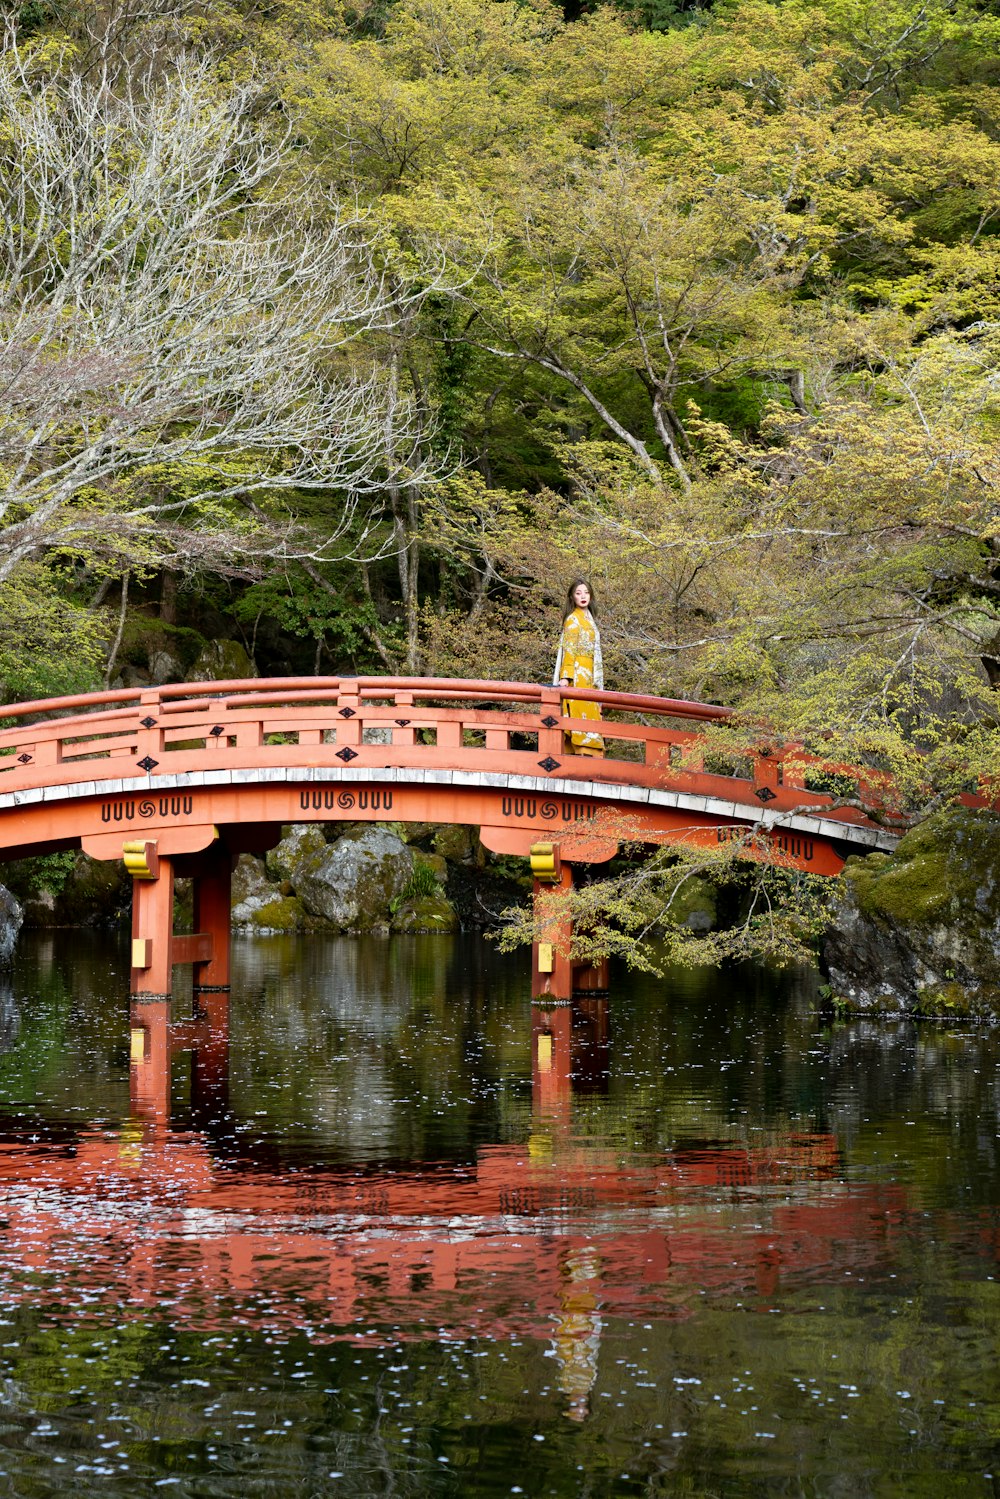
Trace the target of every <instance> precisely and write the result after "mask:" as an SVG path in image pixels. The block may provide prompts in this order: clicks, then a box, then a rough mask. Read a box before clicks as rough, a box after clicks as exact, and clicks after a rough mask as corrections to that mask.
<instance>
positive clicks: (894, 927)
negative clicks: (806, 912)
mask: <svg viewBox="0 0 1000 1499" xmlns="http://www.w3.org/2000/svg"><path fill="white" fill-rule="evenodd" d="M823 962H824V965H825V967H826V970H827V974H828V976H829V982H830V990H831V994H832V997H833V1000H834V1003H835V1004H836V1005H837V1006H838V1007H840V1008H842V1009H846V1010H858V1011H868V1012H876V1013H886V1014H916V1015H934V1016H943V1017H947V1016H952V1017H965V1016H982V1017H989V1018H1000V816H998V815H997V814H996V813H995V812H990V811H986V810H983V809H971V808H965V807H960V808H953V809H950V810H948V811H945V812H940V813H937V814H936V815H935V816H933V817H929V818H928V819H927V820H926V822H922V823H921V824H920V826H919V827H916V828H914V829H912V831H910V832H909V833H907V834H906V835H905V837H903V838H902V839H901V841H900V843H899V846H898V848H897V849H896V850H895V851H894V852H893V853H892V854H870V855H868V857H867V858H851V859H848V861H847V864H846V866H845V868H844V874H843V877H842V879H841V881H840V882H839V888H838V890H837V893H836V894H835V896H834V899H833V902H832V906H831V920H830V927H829V930H828V932H827V934H826V938H825V940H824V945H823Z"/></svg>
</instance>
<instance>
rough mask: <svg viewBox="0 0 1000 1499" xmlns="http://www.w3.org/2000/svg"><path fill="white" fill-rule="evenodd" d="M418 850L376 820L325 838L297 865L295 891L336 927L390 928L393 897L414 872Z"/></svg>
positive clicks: (351, 929) (312, 911) (315, 913)
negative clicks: (330, 840) (326, 841)
mask: <svg viewBox="0 0 1000 1499" xmlns="http://www.w3.org/2000/svg"><path fill="white" fill-rule="evenodd" d="M413 863H414V855H413V852H412V851H411V850H410V849H409V848H408V847H407V845H406V844H405V843H404V842H403V841H402V839H401V838H397V837H396V835H395V833H390V832H388V831H387V830H386V829H385V828H383V827H380V826H379V825H378V824H377V823H374V824H372V826H371V827H367V828H364V829H361V830H359V831H356V832H351V833H348V834H346V835H345V836H344V837H342V838H338V839H337V841H336V843H332V844H324V846H323V848H322V849H321V850H319V851H318V852H317V853H315V854H314V855H313V856H312V857H311V858H309V859H307V860H305V861H303V862H302V863H301V864H300V865H299V866H298V868H297V870H296V875H295V893H296V895H297V896H298V897H299V899H300V900H301V901H302V904H303V906H304V907H305V909H306V910H307V911H308V912H309V913H310V914H311V915H312V916H316V917H321V918H322V920H323V922H324V923H325V924H327V925H328V926H330V927H331V928H333V929H334V930H336V931H342V932H371V931H386V930H387V929H388V927H389V924H390V921H391V918H392V914H393V902H394V901H398V900H399V899H400V898H401V897H402V895H403V892H404V890H405V889H406V887H407V885H408V884H409V883H410V879H411V876H412V874H413Z"/></svg>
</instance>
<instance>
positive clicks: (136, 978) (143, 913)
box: [125, 844, 174, 1000]
mask: <svg viewBox="0 0 1000 1499" xmlns="http://www.w3.org/2000/svg"><path fill="white" fill-rule="evenodd" d="M146 846H147V848H149V847H150V845H148V844H147V845H146ZM125 858H126V862H128V859H129V854H128V853H126V855H125ZM146 867H147V870H148V872H146V873H143V872H142V871H141V870H139V869H138V868H136V867H134V865H130V868H131V872H132V977H131V994H132V997H133V999H145V1000H154V999H166V1000H169V998H170V991H171V987H172V980H173V962H172V953H171V945H172V941H173V927H174V862H173V860H172V859H167V858H161V859H156V860H153V861H152V862H149V861H147V866H146ZM154 869H155V873H153V870H154Z"/></svg>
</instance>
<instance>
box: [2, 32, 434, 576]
mask: <svg viewBox="0 0 1000 1499" xmlns="http://www.w3.org/2000/svg"><path fill="white" fill-rule="evenodd" d="M263 103H264V100H263V98H262V95H261V91H260V89H259V88H258V87H257V86H256V85H255V84H246V85H241V86H238V87H231V88H228V89H220V86H219V83H218V81H217V80H216V79H214V78H213V75H212V70H211V67H210V65H209V64H205V63H203V64H192V63H188V62H184V63H182V64H180V65H179V66H178V67H177V68H175V69H172V70H171V71H170V73H169V75H167V76H165V77H161V78H159V79H154V78H152V77H151V76H148V75H147V76H146V77H145V78H140V80H139V81H138V82H136V83H135V84H133V85H132V86H131V87H130V88H129V89H128V90H127V91H126V92H125V93H120V92H115V91H114V90H113V89H112V88H111V87H110V85H109V83H108V80H107V79H106V78H101V77H94V76H88V77H87V78H80V77H78V76H75V75H73V74H70V73H66V72H62V71H58V70H57V71H56V73H55V74H54V75H51V76H45V75H43V74H42V72H41V65H40V64H38V65H37V66H36V65H35V64H33V63H32V60H31V58H30V57H26V56H24V55H21V54H19V53H18V52H17V50H16V49H8V51H7V53H6V55H5V56H4V58H3V60H2V63H0V201H2V205H3V215H2V218H3V222H2V228H0V382H2V388H3V391H4V410H3V416H2V419H0V522H2V530H0V584H2V583H4V582H5V581H7V580H9V579H11V578H12V577H13V576H15V575H16V574H17V572H18V570H19V569H22V568H24V567H25V566H27V565H29V564H38V563H40V562H44V561H45V560H46V559H50V560H51V559H53V558H60V557H62V558H66V557H85V558H87V559H89V560H90V561H91V562H92V563H93V564H94V566H96V567H97V568H98V569H101V568H108V569H111V570H113V571H115V572H118V571H121V570H122V569H124V568H126V567H130V566H137V567H140V568H141V567H144V566H149V565H151V564H153V563H161V562H165V563H167V564H169V565H179V564H182V563H186V564H197V565H200V566H216V567H221V568H224V569H231V568H233V567H239V566H242V565H248V566H253V565H254V564H258V565H259V563H260V562H261V560H262V559H263V558H273V557H276V556H278V557H284V556H296V555H305V556H309V557H313V558H317V557H319V558H323V557H329V556H335V555H338V554H339V552H342V551H344V550H345V549H346V550H350V549H352V548H354V549H356V548H361V549H363V548H364V545H365V532H366V526H365V520H364V507H365V504H366V503H367V501H368V500H369V499H370V497H372V496H374V495H376V494H377V493H379V492H380V491H381V490H382V488H383V486H384V485H385V483H386V482H387V481H388V480H392V479H393V478H397V479H398V477H399V476H400V475H402V476H404V477H405V480H406V482H408V483H410V484H413V483H419V482H421V480H422V478H423V476H424V472H425V470H424V467H423V465H422V463H421V461H419V460H418V461H416V462H414V461H413V449H412V435H413V432H414V430H415V427H414V420H413V413H412V410H411V409H410V408H409V407H408V406H407V405H406V403H405V402H404V401H403V400H402V399H401V398H400V397H399V395H398V393H396V392H393V390H392V388H391V387H390V385H389V383H388V382H387V381H385V380H384V379H383V378H382V374H381V371H380V370H379V368H378V367H377V362H376V359H375V357H374V355H373V353H372V351H371V349H366V348H365V347H364V345H363V337H364V336H365V335H371V334H372V333H373V332H375V331H377V330H380V329H384V328H386V327H387V326H390V325H391V323H392V321H393V319H394V317H395V316H396V313H397V309H398V307H399V305H400V302H401V301H402V302H404V303H405V300H406V296H407V295H408V293H407V291H406V290H405V289H404V290H403V291H402V292H401V291H400V287H399V283H398V278H397V279H396V283H395V284H394V287H393V291H392V294H391V295H390V294H389V293H388V292H387V290H386V285H385V279H384V272H383V269H382V266H381V265H380V255H381V252H382V246H381V245H380V240H379V234H378V231H377V230H376V229H375V227H374V226H373V225H372V223H371V222H370V220H369V219H368V217H367V216H366V215H365V213H364V212H363V211H360V210H358V209H357V208H356V207H355V206H354V205H353V204H351V205H349V206H347V207H346V208H345V207H344V206H342V205H341V204H340V203H338V202H337V201H334V200H333V198H332V197H331V195H330V194H329V193H327V192H323V191H322V190H321V189H320V188H319V186H318V184H317V183H316V181H315V180H314V179H312V178H310V176H309V174H308V172H306V171H304V170H303V169H302V167H301V164H300V162H299V160H298V157H297V155H296V152H295V150H294V143H293V139H292V134H291V130H290V128H289V127H287V126H286V125H279V126H277V128H275V125H274V122H273V121H272V120H271V119H269V118H268V117H267V116H266V115H265V114H263V113H262V106H263ZM389 429H391V433H392V443H391V447H390V446H389V445H387V442H386V433H387V430H389ZM304 493H315V494H317V495H319V496H322V497H324V499H325V506H324V509H323V512H322V514H320V515H318V516H317V515H314V516H313V517H311V519H310V525H309V527H308V530H307V529H306V528H305V527H303V526H301V525H299V524H298V523H297V521H296V518H295V514H294V509H293V508H290V507H294V504H295V497H296V496H302V495H303V494H304ZM282 497H285V498H282Z"/></svg>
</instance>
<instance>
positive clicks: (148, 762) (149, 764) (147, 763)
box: [139, 755, 160, 774]
mask: <svg viewBox="0 0 1000 1499" xmlns="http://www.w3.org/2000/svg"><path fill="white" fill-rule="evenodd" d="M159 763H160V762H159V760H154V759H153V757H152V755H143V757H142V759H141V760H140V761H139V769H140V770H144V771H146V772H147V774H148V773H149V771H151V770H155V769H156V767H157V766H158V765H159Z"/></svg>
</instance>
